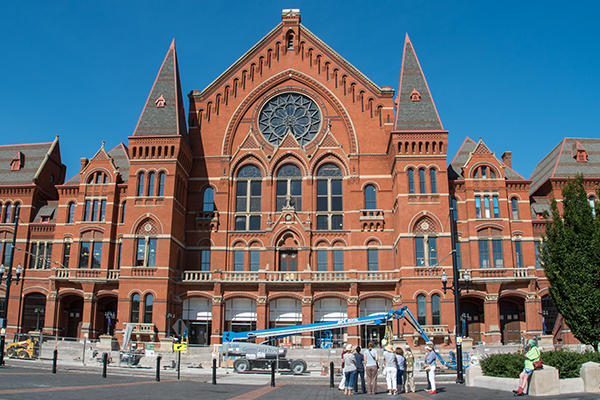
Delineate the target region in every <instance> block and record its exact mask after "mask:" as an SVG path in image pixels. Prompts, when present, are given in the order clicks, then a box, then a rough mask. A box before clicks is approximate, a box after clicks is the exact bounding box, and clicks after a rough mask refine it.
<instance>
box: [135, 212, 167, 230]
mask: <svg viewBox="0 0 600 400" xmlns="http://www.w3.org/2000/svg"><path fill="white" fill-rule="evenodd" d="M146 220H152V221H153V222H154V223H155V224H156V227H157V229H158V234H159V235H160V234H162V233H163V232H164V227H163V224H162V223H161V222H160V219H158V217H157V216H156V215H154V214H153V213H145V214H142V215H140V216H139V217H137V219H136V220H135V221H134V222H133V224H132V225H131V230H130V232H129V233H130V234H131V235H134V234H135V233H136V232H137V230H138V229H139V228H141V226H142V223H144V222H146Z"/></svg>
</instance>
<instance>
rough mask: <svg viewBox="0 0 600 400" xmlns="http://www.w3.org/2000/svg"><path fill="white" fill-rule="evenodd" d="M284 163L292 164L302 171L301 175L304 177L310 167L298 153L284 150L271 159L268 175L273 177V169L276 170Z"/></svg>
mask: <svg viewBox="0 0 600 400" xmlns="http://www.w3.org/2000/svg"><path fill="white" fill-rule="evenodd" d="M292 160H293V161H295V162H293V161H292ZM285 164H294V165H295V166H297V167H298V168H300V170H301V171H302V176H303V177H305V176H307V175H308V173H309V170H310V168H309V167H308V165H307V164H306V162H305V161H304V160H303V159H302V158H301V157H300V155H299V154H297V153H295V152H293V151H286V152H285V153H283V154H280V155H278V156H277V157H276V158H274V159H273V160H272V161H271V167H270V169H269V176H272V177H274V176H275V171H277V170H278V169H279V168H280V167H282V166H284V165H285Z"/></svg>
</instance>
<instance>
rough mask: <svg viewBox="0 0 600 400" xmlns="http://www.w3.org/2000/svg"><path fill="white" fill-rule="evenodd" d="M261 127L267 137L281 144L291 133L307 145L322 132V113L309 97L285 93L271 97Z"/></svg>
mask: <svg viewBox="0 0 600 400" xmlns="http://www.w3.org/2000/svg"><path fill="white" fill-rule="evenodd" d="M258 127H259V129H260V132H261V133H262V134H263V136H264V137H265V139H266V140H267V141H268V142H269V143H271V144H273V145H275V146H278V145H279V144H280V143H281V141H282V140H283V138H284V137H285V135H287V133H288V132H291V134H292V135H293V136H294V137H295V138H296V140H297V141H298V143H299V144H300V146H304V145H305V144H307V143H308V142H310V141H311V140H313V138H314V137H315V135H316V134H317V132H319V128H320V127H321V112H320V111H319V107H317V105H316V104H315V102H314V101H312V100H311V99H310V98H308V97H307V96H304V95H302V94H299V93H284V94H280V95H278V96H275V97H273V98H272V99H271V100H269V101H268V102H267V103H266V104H265V106H264V107H263V109H262V110H261V111H260V115H259V118H258Z"/></svg>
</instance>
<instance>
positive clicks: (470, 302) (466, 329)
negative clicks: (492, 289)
mask: <svg viewBox="0 0 600 400" xmlns="http://www.w3.org/2000/svg"><path fill="white" fill-rule="evenodd" d="M460 320H461V328H460V329H461V334H462V336H463V337H470V338H471V339H473V343H474V344H478V343H479V342H481V328H482V327H483V326H484V324H485V320H484V314H483V302H482V301H479V300H475V299H464V300H461V302H460Z"/></svg>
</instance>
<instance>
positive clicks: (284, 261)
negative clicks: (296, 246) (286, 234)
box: [279, 250, 298, 272]
mask: <svg viewBox="0 0 600 400" xmlns="http://www.w3.org/2000/svg"><path fill="white" fill-rule="evenodd" d="M297 263H298V252H297V251H293V250H281V251H279V270H280V271H286V272H291V271H297Z"/></svg>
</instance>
